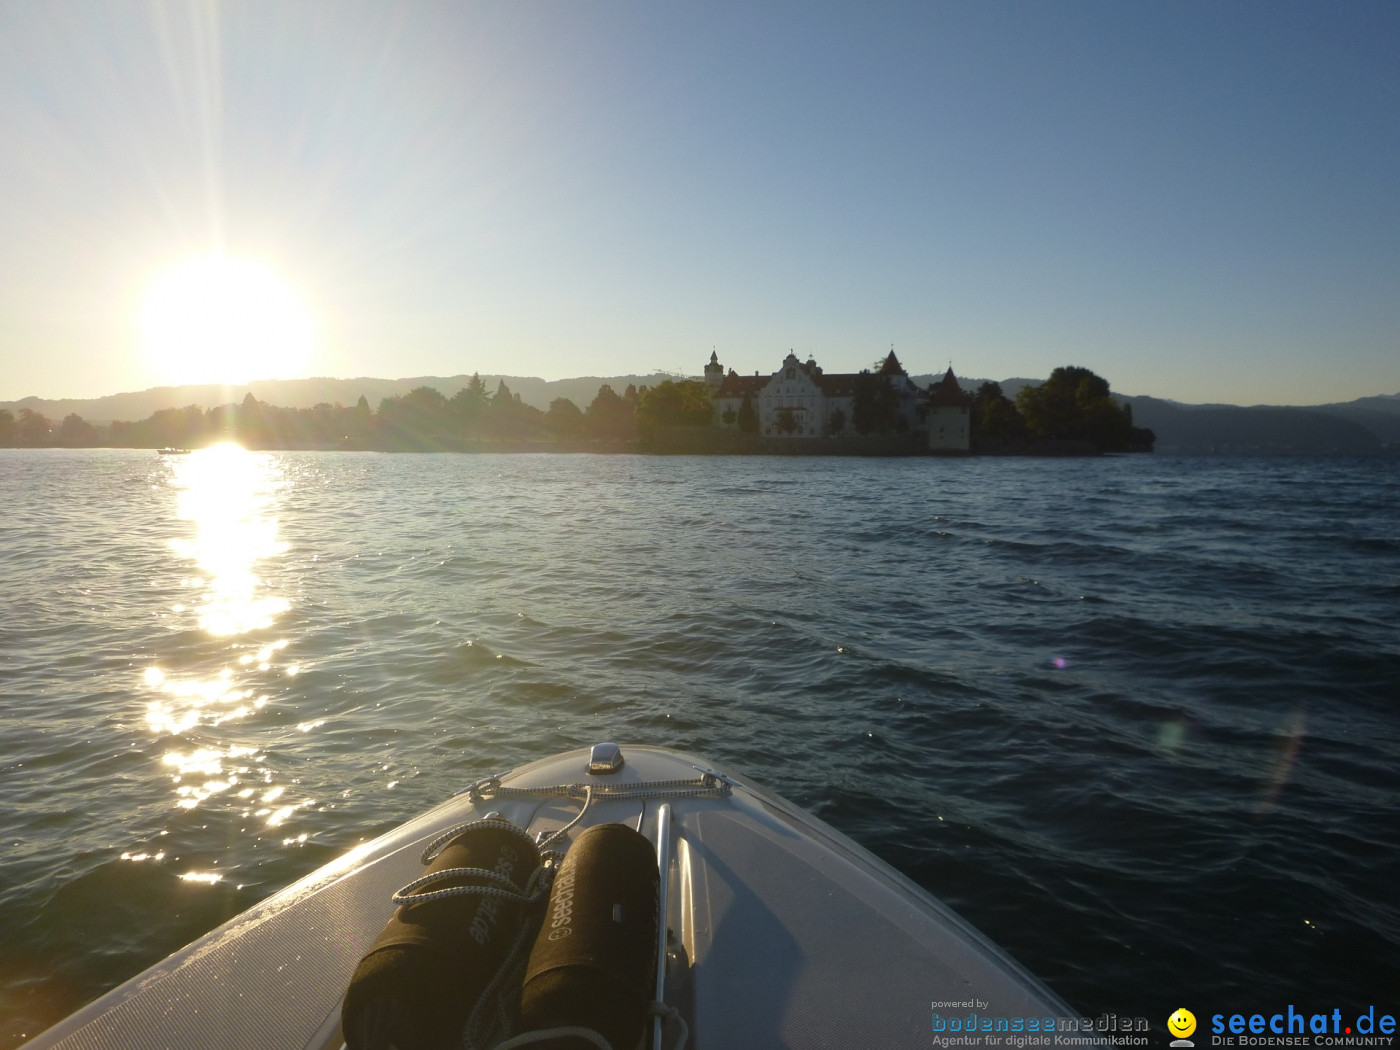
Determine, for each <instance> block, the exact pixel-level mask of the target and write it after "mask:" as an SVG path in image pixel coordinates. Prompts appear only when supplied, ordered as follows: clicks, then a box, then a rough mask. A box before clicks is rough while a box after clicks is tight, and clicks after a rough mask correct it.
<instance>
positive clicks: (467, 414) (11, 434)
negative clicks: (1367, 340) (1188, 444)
mask: <svg viewBox="0 0 1400 1050" xmlns="http://www.w3.org/2000/svg"><path fill="white" fill-rule="evenodd" d="M714 412H715V408H714V401H713V399H712V397H711V392H710V389H709V386H708V385H707V384H705V383H703V382H700V381H698V380H693V379H682V380H679V381H676V380H666V381H664V382H662V383H659V384H657V385H656V386H652V387H646V386H643V387H641V388H638V387H636V386H632V385H629V386H628V387H627V389H626V390H624V391H623V392H622V393H621V394H619V393H617V392H616V391H615V390H613V388H612V387H611V386H609V385H608V384H606V383H604V384H602V385H601V386H600V387H599V388H598V393H597V395H596V396H595V397H594V398H593V400H592V402H591V403H590V404H589V405H588V406H587V407H586V408H579V407H578V406H577V405H576V404H574V403H573V402H572V401H570V400H569V399H568V398H555V399H554V401H552V402H551V403H550V405H549V408H548V409H547V410H541V409H538V408H535V407H534V406H532V405H527V404H525V403H524V402H522V401H521V399H520V395H519V394H515V393H513V392H512V391H511V390H510V388H509V387H508V386H507V385H506V383H505V381H504V380H502V381H501V382H500V383H499V384H498V385H497V387H496V390H495V391H494V392H488V390H487V388H486V384H485V382H484V381H483V380H482V379H481V377H480V376H479V375H473V376H472V378H471V381H470V382H469V383H468V384H467V385H466V386H465V387H463V388H462V389H461V390H459V391H457V393H455V394H454V395H452V396H451V397H446V396H444V395H443V394H442V393H440V392H439V391H438V390H436V389H434V388H432V387H428V386H420V387H418V388H416V389H414V390H412V391H410V392H409V393H407V394H404V395H402V396H401V397H390V398H385V399H384V400H382V401H381V402H380V403H379V407H378V409H377V410H374V409H371V408H370V405H369V402H368V400H367V399H366V398H364V397H361V398H360V399H359V401H358V402H356V404H354V405H351V406H345V405H340V404H335V405H330V404H324V403H323V404H319V405H316V406H314V407H312V408H281V407H278V406H276V405H270V404H267V403H265V402H262V401H259V400H258V399H257V398H255V397H254V396H253V395H252V394H251V393H249V394H248V395H247V396H246V397H244V399H243V401H242V402H241V403H239V404H229V405H220V406H217V407H214V408H208V409H205V408H201V407H200V406H198V405H187V406H185V407H184V408H167V409H161V410H160V411H158V412H155V413H152V414H151V415H150V416H149V417H148V418H146V419H142V420H137V421H134V422H122V421H114V422H111V423H106V424H93V423H89V422H87V421H86V420H84V419H83V418H82V417H81V416H78V415H77V414H70V415H68V416H66V417H65V418H64V419H63V420H62V421H61V422H58V423H54V422H52V421H50V420H49V419H47V418H46V417H44V416H43V415H42V414H40V413H38V412H35V411H33V410H31V409H27V408H22V409H20V410H19V413H18V415H16V414H15V413H13V412H10V411H9V410H8V409H0V447H8V448H15V447H18V448H51V447H58V448H94V447H112V448H192V447H195V446H200V445H206V444H209V443H211V442H214V441H223V440H232V441H237V442H239V443H240V444H242V445H244V446H245V447H247V448H284V449H296V448H312V449H361V450H377V451H418V452H433V451H447V452H450V451H465V450H482V449H489V448H491V447H508V448H518V447H522V446H523V447H539V448H551V447H553V448H599V449H617V448H630V447H632V446H633V445H634V444H635V443H636V442H637V441H638V439H639V438H640V439H641V440H642V441H643V442H645V441H646V439H647V437H648V436H649V435H650V434H653V433H655V432H656V431H657V430H658V429H660V428H666V427H708V426H710V425H711V424H712V423H713V421H714ZM970 414H971V430H972V440H973V448H974V450H981V451H1034V450H1035V449H1034V446H1035V445H1036V443H1037V442H1041V443H1043V442H1046V441H1050V442H1072V443H1079V444H1082V445H1092V446H1093V447H1094V448H1095V449H1097V450H1099V451H1105V452H1115V451H1122V450H1124V449H1150V448H1151V447H1152V443H1153V441H1154V440H1155V438H1154V435H1153V434H1152V431H1150V430H1146V429H1144V428H1141V427H1135V426H1134V425H1133V417H1132V408H1131V406H1129V405H1124V404H1119V403H1118V402H1117V401H1115V400H1113V398H1112V397H1111V396H1110V395H1109V387H1108V382H1107V381H1106V380H1104V379H1102V378H1100V377H1099V376H1097V375H1095V374H1094V373H1093V372H1091V371H1089V370H1088V369H1087V368H1076V367H1065V368H1057V369H1055V371H1054V372H1052V373H1051V375H1050V378H1049V379H1048V380H1046V382H1044V383H1042V384H1041V385H1040V386H1035V387H1026V388H1025V389H1023V390H1022V391H1021V392H1020V393H1019V394H1018V395H1017V397H1016V400H1015V401H1012V400H1011V399H1009V398H1007V397H1006V396H1005V394H1004V393H1003V392H1002V389H1001V386H1000V385H999V384H997V383H984V384H983V385H982V387H981V388H980V389H979V390H978V391H977V393H976V394H975V395H974V396H973V397H972V399H971V405H970ZM836 415H841V416H842V418H841V419H839V420H837V419H836V418H835V416H836ZM736 416H737V418H736V419H734V420H730V419H725V422H726V423H735V422H737V424H738V429H739V430H740V431H743V432H747V433H757V431H758V411H757V408H756V407H755V405H754V404H753V402H752V399H751V398H749V397H747V396H746V397H745V398H744V400H743V403H742V405H741V406H740V408H739V411H738V412H737V413H736ZM851 416H852V418H851V420H850V423H851V426H852V429H854V430H855V431H856V432H857V433H859V434H861V435H872V434H874V435H881V434H889V433H897V432H899V431H901V430H903V429H906V428H907V421H906V420H905V419H904V417H903V415H902V414H901V413H900V412H899V404H898V398H897V397H896V395H895V394H894V391H893V389H892V388H890V386H889V384H888V382H886V381H884V377H883V376H877V375H873V374H871V373H870V372H869V371H865V372H862V373H861V374H860V375H859V376H858V377H857V382H856V386H855V390H854V397H853V401H852V409H851ZM829 425H830V426H831V427H832V428H833V431H834V432H839V431H841V430H843V429H844V428H845V425H846V420H845V418H844V414H842V413H841V412H840V410H839V409H837V410H836V411H835V412H834V413H833V418H832V420H831V421H830V424H829ZM779 428H780V429H782V420H781V419H780V420H779Z"/></svg>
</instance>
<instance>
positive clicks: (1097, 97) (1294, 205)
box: [0, 0, 1400, 404]
mask: <svg viewBox="0 0 1400 1050" xmlns="http://www.w3.org/2000/svg"><path fill="white" fill-rule="evenodd" d="M220 248H221V249H222V250H223V251H225V252H227V253H229V254H232V255H235V256H237V257H238V258H241V259H249V260H255V261H257V262H258V263H260V264H262V265H265V266H267V267H270V268H271V269H272V270H273V271H275V273H276V274H277V275H278V279H279V280H281V281H284V282H285V284H286V286H287V288H290V289H292V290H293V291H294V292H295V294H296V296H298V297H299V299H300V301H301V302H302V303H304V305H305V309H306V310H307V311H308V312H309V313H310V315H311V316H312V318H313V319H314V326H315V336H314V349H313V350H312V352H311V357H310V358H309V360H307V361H306V362H305V363H304V365H298V367H299V368H300V369H301V370H302V371H304V372H305V373H306V374H315V375H334V376H357V375H374V376H384V377H398V376H411V375H425V374H435V375H453V374H458V373H463V372H472V371H480V372H484V373H506V374H517V375H539V376H543V377H546V378H563V377H568V376H574V375H610V374H620V373H628V372H649V371H651V370H653V369H658V368H660V369H667V370H675V371H689V372H698V371H699V368H700V366H701V365H702V364H703V363H704V361H705V360H707V359H708V357H709V354H710V350H711V348H712V347H713V348H716V349H717V350H718V352H719V355H720V359H721V360H722V361H723V362H724V363H725V364H726V365H728V366H732V367H734V368H736V369H738V370H739V371H741V372H752V371H754V370H755V369H761V370H763V371H765V372H767V371H771V370H772V369H774V368H776V367H777V365H778V362H779V361H780V360H781V358H782V357H783V355H784V354H785V353H786V352H787V350H788V349H789V348H793V349H795V350H796V351H797V352H798V353H799V354H800V355H801V356H803V357H806V356H807V355H813V356H815V357H816V358H817V360H818V361H819V362H820V363H821V364H822V365H823V366H824V367H825V368H826V369H827V370H828V371H847V370H855V369H858V368H860V367H863V366H865V365H867V364H869V363H870V362H871V361H872V360H874V359H875V358H877V357H879V356H881V355H882V354H883V353H885V352H887V351H888V348H889V346H890V345H891V344H893V345H894V346H895V348H896V350H897V351H898V353H899V354H900V357H901V359H902V360H903V361H904V363H905V365H906V367H908V368H909V369H910V371H913V372H928V371H934V370H941V369H942V368H944V367H945V366H946V365H947V364H948V362H949V361H950V360H951V361H952V362H953V364H954V366H955V367H956V368H957V370H958V371H959V373H961V374H965V375H971V376H990V377H995V378H1004V377H1010V376H1027V377H1041V376H1045V375H1047V374H1048V373H1049V371H1050V370H1051V369H1052V368H1054V367H1055V366H1057V365H1061V364H1078V365H1083V366H1086V367H1089V368H1093V369H1094V370H1095V371H1097V372H1099V373H1100V374H1101V375H1103V376H1105V377H1106V378H1107V379H1108V380H1109V381H1110V382H1111V383H1112V384H1113V388H1114V389H1115V390H1117V391H1120V392H1123V393H1131V394H1138V393H1147V394H1155V395H1158V396H1162V397H1171V398H1176V399H1179V400H1184V401H1225V402H1233V403H1240V404H1251V403H1257V402H1270V403H1280V404H1290V403H1291V404H1310V403H1319V402H1323V401H1331V400H1346V399H1350V398H1353V397H1358V396H1362V395H1366V394H1375V393H1396V392H1397V391H1400V4H1396V3H1393V2H1389V0H1386V2H1333V0H1326V2H1309V3H1290V2H1285V0H1269V2H1262V0H1261V2H1249V3H1227V2H1221V0H1210V2H1192V0H1174V2H1168V3H1156V2H1150V0H1145V2H1131V3H1125V2H1122V0H1108V2H1090V0H1083V2H1073V3H1050V2H1034V3H1031V2H1026V3H1015V4H1006V3H998V2H995V0H963V2H957V3H938V2H921V3H871V4H866V3H843V4H822V3H800V4H798V3H783V2H774V0H764V2H762V3H753V2H734V3H680V2H661V3H658V2H655V0H648V2H632V0H599V2H585V0H576V2H550V3H537V2H532V0H512V2H509V3H506V2H502V3H467V2H462V0H453V2H442V3H434V2H430V0H412V2H409V0H404V2H392V0H334V2H332V0H320V2H315V0H312V2H305V3H287V2H285V0H275V2H267V3H263V2H259V0H237V2H228V3H224V4H213V3H186V2H180V3H173V2H160V0H152V2H150V3H148V2H146V0H140V2H135V0H133V2H130V3H120V2H117V3H114V2H110V0H108V2H102V3H97V2H94V3H82V2H76V0H75V2H63V3H58V2H54V3H45V2H33V3H6V4H3V5H0V399H15V398H20V397H23V396H26V395H31V394H32V395H38V396H42V397H87V396H97V395H100V394H105V393H113V392H116V391H119V390H130V389H141V388H144V387H146V386H151V385H156V384H158V383H161V382H172V381H179V380H180V379H182V378H183V377H182V376H180V375H177V374H175V372H176V371H178V369H173V366H172V365H171V364H170V362H169V360H167V361H166V362H165V364H164V365H161V364H159V363H157V362H154V361H152V360H150V359H148V358H149V355H148V353H147V351H146V350H145V349H144V348H143V344H142V337H141V335H140V332H139V328H138V323H137V315H138V312H139V309H140V305H141V303H142V300H143V295H144V294H145V290H146V288H147V287H148V286H149V285H150V283H151V282H152V281H153V280H154V278H155V277H156V276H157V275H158V274H159V273H161V271H162V270H164V269H166V268H168V267H169V266H171V265H173V264H175V263H178V262H179V261H180V260H182V259H185V258H189V257H191V256H198V255H203V254H207V253H209V252H211V251H213V250H216V249H220ZM192 352H193V351H192Z"/></svg>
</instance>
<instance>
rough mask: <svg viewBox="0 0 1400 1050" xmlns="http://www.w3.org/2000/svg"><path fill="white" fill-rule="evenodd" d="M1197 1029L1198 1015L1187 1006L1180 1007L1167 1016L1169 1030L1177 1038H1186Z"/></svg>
mask: <svg viewBox="0 0 1400 1050" xmlns="http://www.w3.org/2000/svg"><path fill="white" fill-rule="evenodd" d="M1195 1030H1196V1015H1195V1014H1193V1013H1192V1012H1191V1011H1190V1010H1188V1009H1186V1007H1184V1006H1183V1007H1180V1008H1179V1009H1178V1010H1177V1011H1176V1013H1174V1014H1172V1015H1171V1016H1170V1017H1168V1018H1167V1031H1169V1032H1171V1034H1172V1035H1174V1036H1175V1037H1176V1038H1177V1039H1185V1038H1186V1037H1187V1036H1188V1035H1190V1034H1191V1033H1192V1032H1194V1031H1195Z"/></svg>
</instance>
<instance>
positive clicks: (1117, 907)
mask: <svg viewBox="0 0 1400 1050" xmlns="http://www.w3.org/2000/svg"><path fill="white" fill-rule="evenodd" d="M0 505H3V508H4V518H3V526H0V588H3V592H2V593H3V598H4V615H3V621H2V622H0V831H3V834H4V838H3V847H4V848H3V850H2V851H0V931H3V937H2V938H0V1047H10V1046H13V1045H15V1044H16V1043H18V1042H20V1041H21V1040H22V1038H23V1037H24V1036H25V1035H32V1034H35V1033H36V1032H37V1031H39V1030H40V1029H42V1028H43V1027H44V1026H45V1025H47V1024H48V1023H51V1022H52V1021H54V1020H56V1019H57V1018H58V1017H60V1016H62V1015H63V1014H65V1013H66V1012H68V1011H70V1010H71V1009H73V1008H75V1007H76V1006H78V1005H80V1004H81V1003H82V1002H84V1001H86V1000H88V999H90V998H92V997H93V996H95V995H96V994H98V993H100V992H102V991H103V990H105V989H107V988H109V987H111V986H113V985H115V984H117V983H119V982H120V981H122V980H124V979H125V978H126V977H128V976H130V975H131V974H133V973H135V972H137V971H138V970H140V969H141V968H143V967H145V966H146V965H148V964H150V963H152V962H154V961H156V960H157V959H159V958H161V957H163V956H164V955H166V954H167V953H169V952H170V951H171V950H173V949H175V948H178V947H179V946H181V945H182V944H184V943H186V942H188V941H189V940H191V939H192V938H194V937H195V936H197V935H199V934H200V933H202V932H204V931H205V930H207V929H209V928H211V927H213V926H214V925H217V924H218V923H220V922H222V921H223V920H225V919H226V918H228V917H230V916H231V915H233V914H235V913H236V912H238V911H240V910H242V909H243V908H245V907H247V906H248V905H250V904H252V903H253V902H255V901H257V900H259V899H261V898H262V897H264V896H266V895H268V894H269V893H272V892H273V891H275V890H277V889H279V888H280V887H282V886H285V885H286V884H287V883H289V882H291V881H292V880H294V879H296V878H297V877H299V876H301V875H303V874H305V873H306V872H307V871H309V870H311V869H312V868H314V867H316V866H318V865H320V864H322V863H324V862H325V861H327V860H329V859H331V858H332V857H335V856H337V855H338V854H339V853H341V852H343V851H344V850H345V849H347V848H348V847H350V846H352V845H353V844H355V843H357V842H359V841H361V840H363V839H366V838H368V837H370V836H372V835H375V834H378V833H380V832H382V831H384V830H387V829H388V828H390V827H392V826H394V825H395V824H397V823H399V822H401V821H403V820H404V819H406V818H408V817H410V816H411V815H413V814H415V813H416V812H418V811H419V810H421V809H423V808H425V807H427V806H429V805H430V804H432V803H436V802H438V801H440V800H442V799H444V798H445V797H447V796H448V795H450V794H451V793H452V792H454V791H455V790H456V789H458V788H459V787H461V786H462V785H464V784H465V783H467V782H468V781H470V780H472V779H474V778H476V777H478V776H481V775H484V774H487V773H492V772H496V771H499V770H501V769H504V768H506V767H509V766H511V765H513V764H517V763H520V762H523V761H525V760H528V759H530V758H533V757H536V756H539V755H542V754H546V753H552V752H555V751H560V750H564V749H566V748H572V747H577V746H584V745H588V744H590V743H593V742H596V741H599V740H604V739H615V740H619V741H622V742H624V743H626V742H627V741H638V742H643V741H644V742H654V743H659V744H664V745H670V746H674V747H678V748H683V749H686V750H689V751H693V752H696V753H698V754H701V755H704V756H707V757H709V758H711V759H713V760H714V761H715V762H716V763H725V764H728V765H730V766H732V767H733V768H734V769H736V770H737V771H739V772H742V773H745V774H748V775H750V776H752V777H754V778H755V779H757V780H758V781H760V782H761V783H763V784H765V785H766V786H768V787H771V788H773V789H774V790H776V791H778V792H780V793H781V794H784V795H786V796H788V797H789V798H791V799H792V800H794V801H795V802H798V803H799V804H801V805H804V806H806V807H808V808H809V809H811V810H813V811H814V812H816V813H817V814H818V815H819V816H821V817H822V818H824V819H825V820H827V821H828V822H830V823H832V824H834V825H835V826H836V827H838V828H840V829H841V830H843V831H845V832H846V833H847V834H849V835H851V836H852V837H854V838H855V839H856V840H858V841H859V842H861V843H862V844H864V845H865V846H867V847H868V848H870V849H871V850H873V851H874V852H875V853H877V854H878V855H880V856H882V857H884V858H885V859H886V860H888V861H889V862H890V863H892V864H893V865H894V866H895V867H897V868H899V869H900V870H901V871H903V872H905V873H906V874H908V875H909V876H911V877H912V878H914V879H915V880H916V881H918V882H919V883H921V884H922V885H924V886H925V887H927V888H928V889H929V890H931V891H932V892H933V893H934V894H935V895H937V896H939V897H941V898H942V899H944V900H945V901H947V902H948V903H950V904H951V905H952V906H953V907H955V908H956V909H957V910H959V911H960V912H961V913H962V914H963V915H964V916H966V917H967V918H968V919H970V920H971V921H972V922H973V923H975V924H976V925H977V926H979V927H980V928H981V929H982V930H984V931H985V932H986V933H987V934H988V935H989V936H991V937H992V938H993V939H994V940H996V941H998V942H999V943H1000V944H1002V945H1003V946H1004V947H1005V948H1006V949H1007V950H1008V951H1009V952H1010V953H1011V954H1012V955H1014V956H1015V957H1016V958H1018V959H1019V960H1020V961H1021V962H1022V963H1024V964H1025V965H1026V966H1027V967H1028V968H1030V969H1031V970H1032V971H1033V972H1035V973H1036V974H1038V975H1039V976H1040V977H1041V978H1043V979H1044V980H1045V981H1047V982H1048V983H1049V984H1050V985H1051V986H1052V987H1053V988H1054V989H1056V990H1057V991H1058V992H1059V993H1060V994H1062V995H1063V996H1064V997H1065V998H1067V999H1068V1000H1069V1001H1070V1003H1071V1004H1072V1005H1073V1006H1075V1007H1076V1008H1078V1009H1079V1010H1081V1011H1083V1012H1084V1013H1086V1014H1089V1015H1092V1016H1098V1015H1099V1014H1101V1013H1104V1012H1108V1013H1118V1014H1120V1015H1134V1016H1146V1017H1149V1018H1150V1019H1151V1020H1152V1023H1153V1025H1154V1026H1157V1027H1158V1028H1159V1029H1160V1027H1161V1026H1162V1025H1164V1022H1165V1018H1166V1016H1167V1014H1168V1013H1169V1012H1171V1011H1172V1010H1173V1009H1175V1008H1176V1007H1178V1006H1181V1005H1186V1006H1188V1007H1189V1008H1190V1009H1192V1010H1194V1011H1195V1013H1196V1014H1197V1016H1198V1017H1201V1016H1202V1015H1203V1014H1204V1015H1209V1014H1211V1013H1216V1012H1233V1011H1235V1010H1241V1011H1244V1012H1246V1013H1249V1012H1254V1011H1258V1010H1265V1011H1268V1010H1273V1009H1275V1008H1277V1009H1282V1008H1283V1007H1284V1006H1286V1005H1287V1004H1290V1003H1292V1004H1295V1005H1297V1007H1298V1008H1299V1009H1300V1010H1302V1009H1304V1008H1309V1009H1316V1010H1323V1009H1325V1010H1327V1011H1329V1012H1330V1010H1331V1009H1332V1008H1333V1007H1339V1008H1341V1009H1342V1010H1343V1012H1349V1011H1352V1010H1353V1009H1355V1010H1358V1011H1359V1010H1364V1009H1365V1008H1366V1006H1367V1005H1369V1004H1371V1003H1375V1004H1376V1005H1377V1007H1378V1010H1384V1009H1387V1008H1389V1012H1392V1013H1393V1012H1395V1010H1394V1007H1396V1006H1400V904H1397V894H1396V886H1397V874H1400V868H1398V867H1397V863H1396V846H1397V839H1400V833H1398V829H1400V820H1397V815H1396V808H1397V801H1400V792H1397V788H1400V732H1397V715H1396V707H1397V701H1400V630H1397V622H1400V615H1397V614H1398V613H1400V472H1397V469H1396V465H1395V463H1394V462H1393V461H1390V462H1387V461H1382V460H1347V459H1245V458H1195V459H1192V458H1170V457H1122V458H1103V459H1087V460H1033V459H891V460H880V459H868V460H867V459H817V458H813V459H808V458H795V459H788V458H680V457H677V458H664V457H656V458H650V457H637V456H586V455H575V456H549V455H516V456H512V455H501V456H493V455H478V456H468V455H437V456H435V455H375V454H351V453H346V454H336V453H285V454H283V453H257V454H253V453H244V452H242V451H239V450H210V451H205V452H198V453H195V454H192V455H189V456H179V457H176V456H165V457H161V456H157V455H156V454H154V453H152V452H142V451H123V450H81V451H62V450H38V451H27V450H5V451H0Z"/></svg>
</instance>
